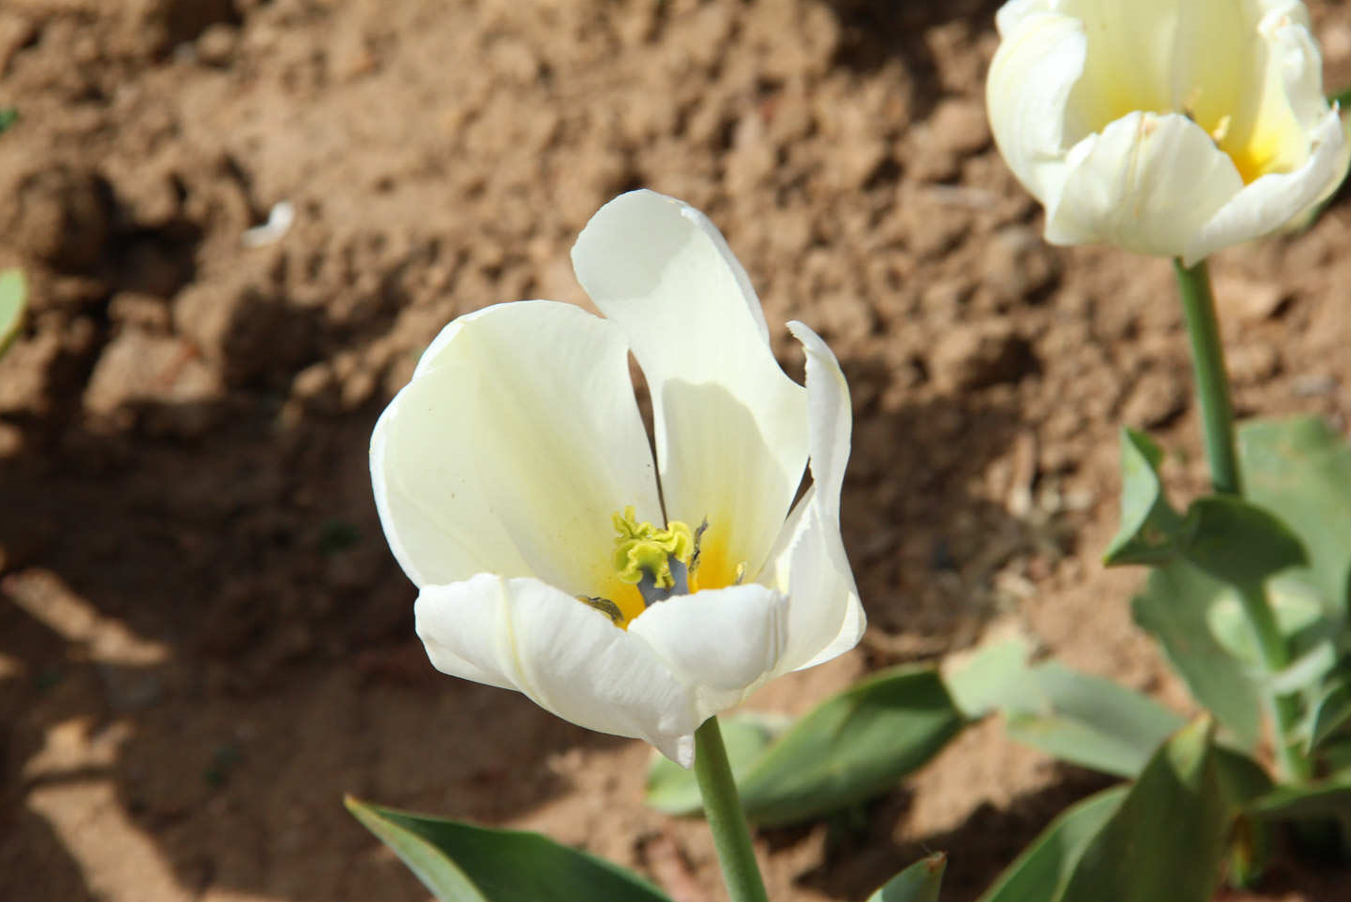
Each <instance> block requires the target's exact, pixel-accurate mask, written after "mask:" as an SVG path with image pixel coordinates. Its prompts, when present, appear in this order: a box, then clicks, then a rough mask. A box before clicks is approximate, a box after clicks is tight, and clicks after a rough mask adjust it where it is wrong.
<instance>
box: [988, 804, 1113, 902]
mask: <svg viewBox="0 0 1351 902" xmlns="http://www.w3.org/2000/svg"><path fill="white" fill-rule="evenodd" d="M1127 789H1128V787H1125V786H1114V787H1112V788H1111V789H1107V790H1103V791H1102V792H1100V793H1098V794H1097V795H1093V796H1089V797H1088V798H1087V799H1084V800H1083V801H1082V802H1079V803H1077V804H1075V805H1073V806H1072V807H1070V808H1068V809H1066V810H1065V811H1064V812H1063V813H1062V814H1061V815H1060V816H1059V817H1057V818H1056V819H1055V820H1053V821H1052V822H1051V825H1050V826H1049V827H1047V828H1046V829H1045V830H1043V831H1042V833H1041V835H1040V836H1038V837H1037V838H1036V840H1035V841H1033V843H1032V845H1030V846H1028V847H1027V848H1026V849H1025V850H1024V851H1023V853H1022V854H1021V855H1019V856H1018V858H1017V859H1016V860H1015V861H1014V862H1013V864H1011V865H1009V866H1008V867H1007V868H1005V869H1004V873H1002V874H1000V875H999V879H998V880H996V881H995V883H994V885H993V886H991V887H990V888H989V889H988V890H986V892H985V895H983V896H981V897H980V902H1052V900H1057V899H1059V898H1060V891H1061V889H1062V888H1063V886H1064V884H1065V882H1066V881H1067V880H1068V879H1069V877H1070V875H1071V874H1072V873H1073V872H1074V868H1075V867H1076V866H1077V865H1078V863H1079V859H1080V857H1081V856H1082V855H1083V853H1084V849H1085V848H1087V846H1088V844H1089V842H1091V841H1092V839H1093V837H1095V836H1096V835H1097V834H1098V833H1099V832H1100V831H1101V830H1102V828H1103V826H1104V825H1105V824H1106V823H1107V821H1108V819H1109V818H1111V816H1112V815H1113V814H1115V813H1116V811H1117V809H1118V808H1120V807H1121V803H1122V801H1123V800H1124V799H1125V798H1126V791H1127Z"/></svg>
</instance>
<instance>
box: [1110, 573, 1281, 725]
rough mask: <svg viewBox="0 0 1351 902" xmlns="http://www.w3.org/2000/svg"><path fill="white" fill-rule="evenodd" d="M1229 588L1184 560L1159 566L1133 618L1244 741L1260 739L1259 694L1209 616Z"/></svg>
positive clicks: (1195, 692) (1138, 600)
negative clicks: (1224, 644)
mask: <svg viewBox="0 0 1351 902" xmlns="http://www.w3.org/2000/svg"><path fill="white" fill-rule="evenodd" d="M1230 592H1231V590H1230V589H1229V588H1228V587H1226V586H1225V585H1224V584H1223V583H1221V582H1219V581H1218V580H1216V579H1214V578H1213V577H1210V576H1208V575H1206V574H1205V573H1203V572H1202V571H1201V570H1199V569H1197V568H1196V567H1194V566H1192V565H1191V564H1189V563H1187V562H1186V561H1183V560H1176V561H1173V562H1172V563H1170V564H1167V565H1166V566H1163V567H1157V568H1155V569H1154V570H1153V571H1152V572H1151V573H1150V575H1149V579H1148V581H1147V582H1146V583H1145V588H1144V591H1143V592H1141V593H1140V594H1139V595H1137V596H1136V597H1135V598H1134V600H1133V601H1132V611H1133V613H1134V615H1135V622H1136V623H1138V624H1139V625H1140V627H1141V628H1142V629H1144V630H1145V631H1147V632H1149V633H1151V634H1153V635H1154V637H1155V638H1156V639H1158V640H1159V643H1160V644H1161V645H1162V646H1163V651H1164V654H1166V655H1167V656H1168V660H1169V662H1170V663H1171V664H1172V665H1173V669H1174V670H1176V671H1177V672H1178V673H1179V674H1180V675H1181V676H1182V678H1183V680H1185V681H1186V683H1187V687H1188V688H1189V689H1190V690H1191V693H1192V695H1193V696H1194V697H1195V698H1196V700H1197V701H1198V702H1200V703H1201V705H1202V706H1203V707H1204V708H1206V709H1207V710H1208V711H1210V712H1211V713H1212V714H1214V715H1215V717H1216V719H1218V720H1219V722H1220V723H1222V724H1224V726H1226V727H1228V728H1229V730H1231V731H1232V732H1233V733H1234V735H1235V736H1236V737H1237V738H1238V739H1239V741H1240V742H1242V743H1243V744H1244V746H1245V747H1248V748H1252V747H1253V746H1255V745H1256V744H1257V739H1258V735H1259V725H1260V722H1261V721H1260V717H1261V707H1260V705H1261V698H1260V695H1259V692H1258V689H1257V686H1256V685H1255V684H1254V683H1253V681H1252V680H1251V679H1250V677H1249V675H1248V672H1247V670H1246V668H1245V667H1244V665H1243V662H1242V661H1240V660H1239V659H1237V658H1235V657H1234V656H1233V655H1231V654H1230V653H1229V652H1228V651H1227V650H1226V649H1225V648H1224V646H1222V645H1221V644H1220V643H1219V642H1218V641H1216V639H1215V636H1214V634H1213V633H1212V632H1211V628H1210V623H1209V619H1208V615H1209V612H1210V608H1211V607H1212V605H1215V604H1217V603H1222V602H1223V601H1224V600H1225V599H1226V598H1227V596H1228V594H1229V593H1230Z"/></svg>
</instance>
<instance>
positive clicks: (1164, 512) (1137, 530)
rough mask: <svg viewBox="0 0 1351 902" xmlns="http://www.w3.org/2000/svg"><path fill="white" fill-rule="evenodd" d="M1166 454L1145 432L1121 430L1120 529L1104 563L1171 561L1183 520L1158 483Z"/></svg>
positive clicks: (1110, 545) (1109, 547)
mask: <svg viewBox="0 0 1351 902" xmlns="http://www.w3.org/2000/svg"><path fill="white" fill-rule="evenodd" d="M1162 460H1163V451H1162V450H1160V448H1159V446H1158V445H1156V444H1155V443H1154V440H1153V439H1151V438H1150V437H1149V436H1147V435H1145V434H1144V433H1143V432H1137V431H1136V430H1134V429H1126V428H1123V429H1122V430H1121V528H1120V529H1119V530H1117V534H1116V537H1115V538H1113V539H1112V541H1111V544H1109V545H1108V546H1107V553H1106V555H1105V556H1104V561H1105V562H1106V563H1107V564H1108V565H1109V566H1111V565H1117V564H1158V563H1163V562H1165V561H1167V560H1169V559H1171V558H1172V556H1173V554H1174V550H1175V549H1174V541H1175V540H1176V538H1177V534H1178V532H1179V531H1180V530H1181V528H1182V522H1183V521H1182V517H1181V515H1179V514H1178V512H1177V511H1175V510H1173V508H1172V507H1171V506H1170V505H1169V504H1168V499H1167V498H1165V497H1164V494H1163V484H1162V483H1161V482H1160V481H1159V463H1160V462H1161V461H1162Z"/></svg>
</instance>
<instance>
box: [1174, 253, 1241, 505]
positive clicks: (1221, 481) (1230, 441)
mask: <svg viewBox="0 0 1351 902" xmlns="http://www.w3.org/2000/svg"><path fill="white" fill-rule="evenodd" d="M1173 269H1174V271H1175V272H1176V273H1177V287H1178V292H1179V294H1180V295H1181V297H1182V315H1183V316H1184V317H1186V320H1187V336H1188V337H1189V338H1190V339H1191V343H1192V373H1193V375H1195V377H1196V396H1197V399H1198V400H1199V401H1200V404H1201V421H1202V423H1203V424H1204V433H1203V434H1204V437H1205V443H1206V458H1207V459H1208V460H1209V461H1210V481H1211V484H1212V485H1214V486H1215V491H1217V492H1220V493H1221V494H1225V495H1242V494H1243V479H1242V477H1241V476H1240V474H1239V467H1238V455H1237V454H1236V453H1235V451H1234V406H1233V404H1232V403H1231V402H1230V400H1229V376H1228V374H1227V373H1226V372H1225V368H1224V345H1223V343H1222V342H1221V341H1220V328H1219V323H1218V322H1217V321H1216V319H1215V298H1214V295H1213V294H1212V293H1211V290H1210V272H1209V270H1208V269H1207V268H1206V261H1204V260H1202V261H1201V262H1200V263H1198V264H1196V265H1195V266H1193V267H1192V268H1191V269H1187V268H1186V267H1184V266H1183V265H1182V262H1181V261H1180V260H1174V261H1173Z"/></svg>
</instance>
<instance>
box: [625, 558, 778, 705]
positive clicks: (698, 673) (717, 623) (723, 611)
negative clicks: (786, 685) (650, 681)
mask: <svg viewBox="0 0 1351 902" xmlns="http://www.w3.org/2000/svg"><path fill="white" fill-rule="evenodd" d="M788 628H789V625H788V599H787V598H785V597H784V596H783V595H781V594H780V593H778V592H776V591H774V590H773V589H770V588H768V587H766V586H760V585H744V586H729V587H728V588H726V589H712V590H705V591H703V592H696V593H695V594H693V595H686V596H681V597H676V598H672V599H670V600H669V601H664V602H661V603H658V604H654V605H653V606H652V607H650V608H648V609H647V610H646V611H644V612H643V613H642V614H641V615H640V616H639V617H638V618H637V619H635V620H634V621H633V622H632V623H631V624H630V625H629V633H630V634H632V635H633V636H635V637H638V638H641V639H643V640H644V641H646V642H647V644H648V645H649V646H651V648H652V650H653V652H654V653H655V654H656V656H657V657H658V658H660V659H661V660H662V661H663V662H664V663H665V664H666V666H667V668H669V669H670V671H671V672H672V673H673V674H675V676H676V678H677V679H678V680H680V681H681V682H683V683H685V684H686V685H688V686H691V687H693V688H694V693H695V695H694V697H695V707H696V709H697V719H699V720H700V721H701V722H702V719H705V718H708V717H712V716H713V715H714V714H717V713H718V712H719V711H723V710H726V709H727V708H730V707H732V706H733V705H735V704H737V703H738V702H740V701H741V700H742V699H743V698H745V697H746V696H747V695H748V694H750V692H751V691H753V690H754V689H755V688H756V687H758V686H759V685H760V684H761V683H763V682H764V681H765V680H767V679H768V678H769V677H770V676H771V675H772V674H773V673H774V671H775V669H776V667H777V666H778V664H779V659H780V658H781V657H782V655H783V652H784V648H785V647H786V645H787V640H788Z"/></svg>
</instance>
